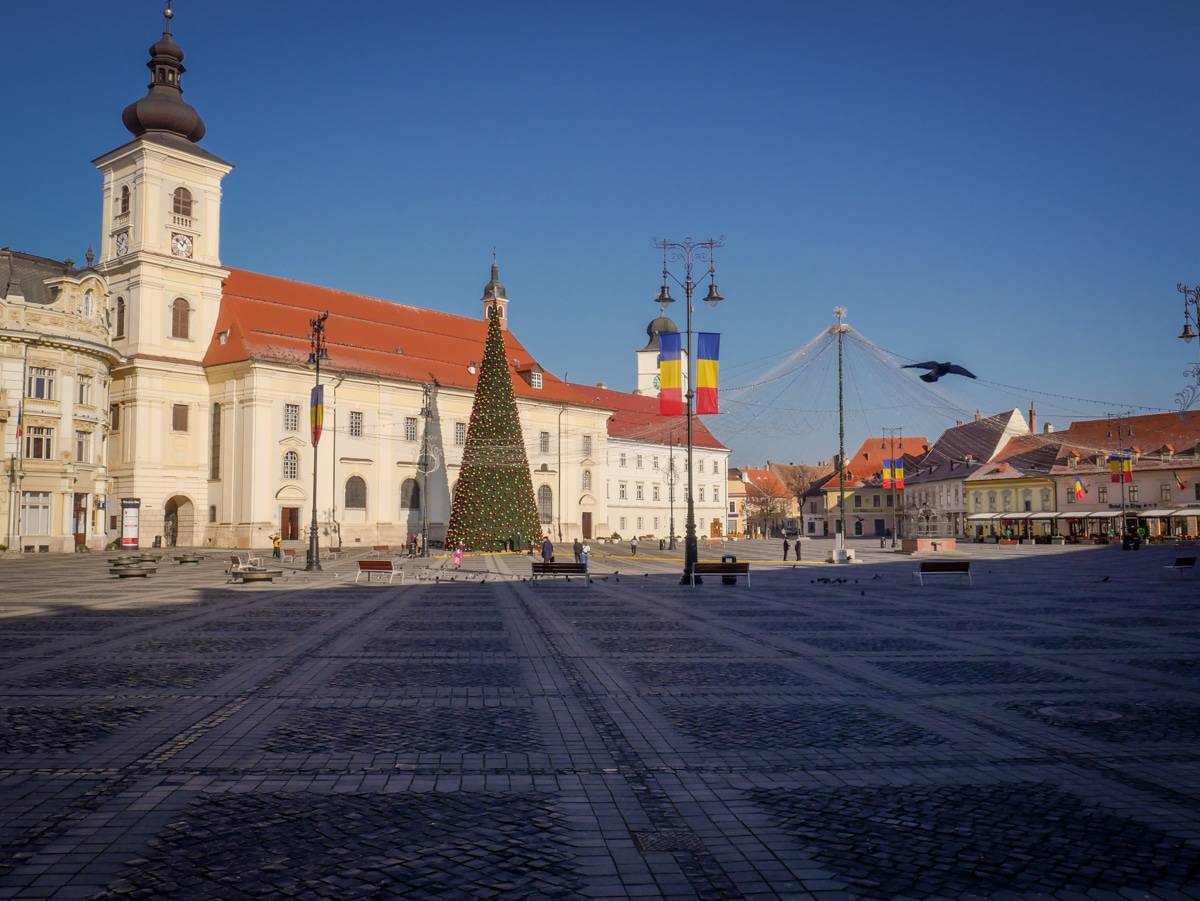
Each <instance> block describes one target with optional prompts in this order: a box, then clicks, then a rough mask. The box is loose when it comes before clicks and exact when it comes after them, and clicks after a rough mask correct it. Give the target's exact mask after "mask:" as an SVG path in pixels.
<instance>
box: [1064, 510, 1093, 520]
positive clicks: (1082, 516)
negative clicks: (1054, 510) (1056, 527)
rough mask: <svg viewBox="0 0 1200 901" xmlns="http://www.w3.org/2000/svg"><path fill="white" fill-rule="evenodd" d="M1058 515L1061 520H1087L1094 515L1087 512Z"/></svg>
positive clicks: (1072, 511)
mask: <svg viewBox="0 0 1200 901" xmlns="http://www.w3.org/2000/svg"><path fill="white" fill-rule="evenodd" d="M1058 515H1059V518H1060V519H1087V518H1088V517H1089V516H1091V515H1092V514H1091V513H1088V512H1087V511H1086V510H1080V511H1075V510H1069V511H1067V512H1066V513H1060V514H1058Z"/></svg>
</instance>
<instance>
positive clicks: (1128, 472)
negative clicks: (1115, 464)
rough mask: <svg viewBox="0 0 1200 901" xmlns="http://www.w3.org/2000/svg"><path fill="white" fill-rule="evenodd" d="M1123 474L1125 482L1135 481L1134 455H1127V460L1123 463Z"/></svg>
mask: <svg viewBox="0 0 1200 901" xmlns="http://www.w3.org/2000/svg"><path fill="white" fill-rule="evenodd" d="M1121 472H1122V473H1124V477H1125V481H1126V482H1132V481H1133V454H1126V455H1125V459H1124V460H1122V461H1121Z"/></svg>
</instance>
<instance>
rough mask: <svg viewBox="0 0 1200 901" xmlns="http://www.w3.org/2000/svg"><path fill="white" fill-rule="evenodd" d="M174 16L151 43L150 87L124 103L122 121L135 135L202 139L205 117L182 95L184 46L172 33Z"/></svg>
mask: <svg viewBox="0 0 1200 901" xmlns="http://www.w3.org/2000/svg"><path fill="white" fill-rule="evenodd" d="M170 19H171V16H170V14H169V11H168V14H167V24H166V27H165V28H164V29H163V34H162V37H161V38H159V39H158V41H157V42H155V43H154V44H152V45H151V46H150V61H149V62H148V63H146V66H147V68H149V69H150V75H151V78H150V90H149V91H148V92H147V93H146V96H145V97H143V98H142V99H141V100H137V101H134V102H133V103H131V104H129V106H127V107H125V111H124V112H123V113H122V114H121V121H122V122H123V123H124V124H125V127H126V128H128V129H129V130H130V131H131V132H132V133H133V134H134V136H135V137H138V136H141V135H143V134H145V133H146V132H148V131H168V132H171V133H172V134H177V135H179V136H181V137H184V138H187V139H188V140H189V141H192V142H195V141H199V140H200V139H201V138H203V137H204V132H205V128H204V120H203V119H201V118H200V114H199V113H198V112H196V109H195V107H193V106H192V105H191V104H189V103H187V102H186V101H185V100H184V99H183V73H184V72H186V71H187V69H185V68H184V65H183V49H182V48H181V47H180V46H179V45H178V44H176V43H175V38H174V36H173V35H172V34H171V23H170Z"/></svg>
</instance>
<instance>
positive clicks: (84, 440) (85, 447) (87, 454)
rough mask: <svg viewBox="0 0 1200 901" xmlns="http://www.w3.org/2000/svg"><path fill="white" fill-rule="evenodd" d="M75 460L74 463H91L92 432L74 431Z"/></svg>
mask: <svg viewBox="0 0 1200 901" xmlns="http://www.w3.org/2000/svg"><path fill="white" fill-rule="evenodd" d="M75 462H76V463H91V462H92V433H91V432H82V431H81V432H76V433H75Z"/></svg>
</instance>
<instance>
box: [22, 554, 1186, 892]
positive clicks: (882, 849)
mask: <svg viewBox="0 0 1200 901" xmlns="http://www.w3.org/2000/svg"><path fill="white" fill-rule="evenodd" d="M827 548H828V543H827V542H826V543H825V544H822V542H821V541H814V542H805V547H804V549H803V553H804V557H805V561H806V562H805V563H803V564H800V565H799V566H797V567H796V568H794V569H793V567H792V563H791V561H789V562H788V564H787V565H786V566H784V565H780V562H779V560H778V557H779V548H778V546H777V545H776V543H775V542H773V541H772V542H762V543H757V542H738V545H737V547H736V550H735V552H736V553H737V554H738V557H739V559H740V560H742V559H745V560H750V561H751V565H752V568H753V570H754V577H753V578H754V582H753V587H749V586H747V585H746V584H745V583H744V582H742V583H739V584H738V585H737V586H732V587H731V586H725V585H722V584H721V582H720V580H717V579H709V580H706V583H705V584H704V585H703V586H700V587H698V588H696V589H695V590H692V589H690V588H688V587H685V586H681V585H679V576H678V567H679V552H676V553H675V555H674V556H672V555H671V554H669V553H667V552H657V551H655V550H652V549H648V548H647V549H645V550H644V551H643V553H641V554H639V555H638V557H637V558H636V559H634V558H631V557H630V556H629V554H628V549H627V548H624V547H619V546H611V545H607V544H600V543H598V542H597V543H594V544H593V550H594V551H595V556H594V557H593V561H592V562H593V568H594V571H595V579H594V582H593V584H592V585H590V586H585V585H583V584H582V583H580V582H579V580H575V581H574V582H572V583H571V584H569V585H568V584H565V583H553V584H552V583H549V582H547V583H542V584H536V585H534V584H530V583H528V582H527V581H524V580H525V579H527V577H528V561H527V560H526V559H525V558H523V557H515V556H503V555H501V556H490V555H489V556H482V555H481V556H475V555H469V556H468V558H467V561H466V564H465V567H464V568H465V569H467V570H469V571H470V573H471V574H473V575H475V576H478V575H479V574H486V575H487V578H488V581H487V583H486V584H478V583H468V582H465V581H463V580H462V579H461V578H460V579H459V580H458V581H453V582H452V581H448V580H447V581H441V582H439V581H435V579H436V577H437V576H438V575H439V574H440V573H438V572H436V571H434V572H431V573H427V575H432V576H433V578H428V579H422V578H418V577H417V570H419V569H421V568H423V567H425V566H426V565H427V563H426V562H424V561H411V560H406V561H405V563H404V565H405V569H406V571H407V572H408V575H409V576H411V578H408V579H406V582H405V584H403V585H400V584H396V585H391V586H385V585H381V584H375V585H370V586H366V585H359V586H355V585H353V584H352V582H353V573H354V570H355V558H354V556H353V555H348V556H347V557H346V558H344V559H342V560H338V561H328V562H327V565H326V568H325V570H324V571H323V572H322V573H319V574H305V573H303V572H302V571H300V570H299V569H298V568H297V567H294V566H293V565H291V564H288V563H286V562H285V563H284V569H285V577H284V579H283V580H282V581H281V582H277V583H275V584H273V585H265V586H241V585H230V584H227V583H226V581H225V575H224V572H223V570H224V568H225V567H226V566H227V564H228V555H227V554H226V555H215V554H214V556H213V557H212V558H211V559H208V560H206V561H204V562H202V563H201V564H200V565H199V566H197V567H188V568H186V569H184V568H180V569H175V568H173V567H167V566H163V567H160V569H159V572H158V573H157V574H156V575H155V576H153V577H152V578H150V579H147V580H144V581H143V580H137V584H135V585H131V584H128V580H126V581H118V580H113V579H110V578H109V577H108V574H107V562H106V560H104V559H103V558H102V557H100V555H94V556H93V555H82V554H81V555H73V556H70V557H53V558H52V557H49V556H45V557H38V558H35V559H22V560H8V559H0V584H2V585H4V586H5V591H4V601H3V603H2V604H0V899H3V898H63V899H67V898H105V899H110V898H125V897H130V898H149V899H158V898H164V899H170V898H186V899H190V898H204V899H208V898H222V899H223V898H272V899H273V898H330V899H359V898H363V899H366V898H372V899H374V898H404V899H410V898H413V899H420V898H439V899H441V898H481V899H493V898H499V899H508V898H514V899H516V898H520V899H524V898H571V899H575V898H580V899H628V898H668V899H680V901H682V899H685V898H703V899H714V901H717V899H735V898H758V899H768V898H796V899H806V901H812V899H816V901H842V899H853V898H931V899H932V898H982V897H990V898H994V899H998V901H999V899H1007V898H1017V897H1024V898H1031V899H1045V898H1050V897H1053V898H1055V899H1057V901H1083V899H1085V898H1088V899H1092V901H1107V899H1112V901H1118V899H1136V898H1143V897H1145V898H1164V899H1184V898H1193V899H1197V901H1200V745H1198V739H1200V659H1198V655H1197V650H1198V648H1197V641H1198V640H1200V638H1198V637H1200V603H1197V600H1196V593H1195V582H1194V581H1192V580H1169V579H1163V578H1161V567H1162V565H1163V563H1164V562H1166V561H1167V560H1168V558H1172V557H1173V555H1174V553H1175V551H1174V549H1161V550H1160V549H1158V548H1144V549H1143V550H1142V551H1140V552H1139V553H1137V554H1133V553H1122V552H1121V551H1120V549H1119V548H1118V547H1112V546H1110V547H1107V548H1103V547H1099V548H1097V547H1071V548H1066V547H1064V548H1053V547H1045V548H1043V547H1040V546H1038V547H1022V546H1017V547H1011V548H1010V547H1004V548H1000V547H997V546H974V545H969V546H966V547H965V548H964V551H963V553H964V554H965V555H968V556H970V557H971V558H972V559H974V560H975V561H976V565H975V566H974V567H973V573H976V572H977V577H976V580H975V585H974V587H970V588H969V587H966V586H959V585H957V584H950V583H942V584H937V585H932V584H931V585H929V586H927V587H925V588H922V587H920V586H918V585H915V584H913V582H912V579H911V577H910V573H911V570H912V568H913V561H912V558H910V557H906V556H902V555H894V554H891V553H890V552H889V551H887V550H886V549H884V550H880V549H878V548H877V547H874V548H873V547H871V545H870V542H865V543H862V544H861V545H859V546H858V551H859V556H860V559H861V560H862V561H863V562H862V563H860V564H858V565H855V566H854V567H851V568H844V567H843V568H840V569H837V568H834V567H827V566H823V565H820V564H812V563H810V562H808V561H812V560H819V559H821V558H822V556H823V553H824V551H825V550H827ZM713 553H714V551H713V550H712V549H708V548H705V549H703V550H702V556H707V555H710V554H713ZM444 563H445V561H444V560H443V559H441V558H434V560H433V562H432V564H428V565H431V566H432V567H441V566H444ZM617 570H619V571H620V577H619V579H618V577H617V576H616V574H615V571H617ZM1104 577H1108V581H1102V579H1103V578H1104ZM822 580H823V581H822ZM856 580H857V581H856Z"/></svg>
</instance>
